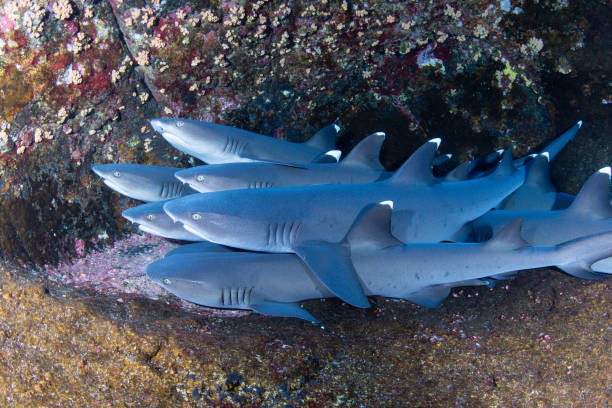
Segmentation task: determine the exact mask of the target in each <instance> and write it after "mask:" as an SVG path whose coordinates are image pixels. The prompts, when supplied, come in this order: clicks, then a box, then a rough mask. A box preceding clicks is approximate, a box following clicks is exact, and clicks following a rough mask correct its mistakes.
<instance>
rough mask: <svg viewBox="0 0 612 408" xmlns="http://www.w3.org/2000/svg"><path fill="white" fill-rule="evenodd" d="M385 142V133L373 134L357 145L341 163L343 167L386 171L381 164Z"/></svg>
mask: <svg viewBox="0 0 612 408" xmlns="http://www.w3.org/2000/svg"><path fill="white" fill-rule="evenodd" d="M384 141H385V134H384V133H383V132H376V133H372V134H371V135H369V136H366V137H365V138H364V139H363V140H362V141H361V142H359V143H357V145H356V146H355V147H353V150H351V151H350V152H349V154H348V155H347V156H346V157H345V158H344V160H342V161H341V162H340V164H341V165H343V166H355V167H363V168H368V169H372V170H384V169H385V168H384V167H383V165H382V164H381V163H380V149H381V148H382V145H383V142H384Z"/></svg>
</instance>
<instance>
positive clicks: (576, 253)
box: [556, 231, 612, 279]
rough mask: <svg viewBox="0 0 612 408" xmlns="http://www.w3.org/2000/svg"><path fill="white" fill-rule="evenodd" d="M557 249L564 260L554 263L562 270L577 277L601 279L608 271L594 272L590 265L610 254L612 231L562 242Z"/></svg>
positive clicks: (611, 253)
mask: <svg viewBox="0 0 612 408" xmlns="http://www.w3.org/2000/svg"><path fill="white" fill-rule="evenodd" d="M557 250H558V251H559V254H560V256H561V258H563V259H564V260H565V261H564V262H562V263H560V264H558V265H556V266H557V267H558V268H559V269H561V270H562V271H564V272H566V273H568V274H570V275H573V276H576V277H578V278H584V279H601V278H602V277H604V276H606V275H605V274H606V273H608V272H607V271H604V273H599V272H596V271H594V270H593V269H592V268H591V266H592V265H593V264H595V263H597V262H598V261H601V260H602V259H606V258H609V257H611V256H612V231H610V232H604V233H601V234H594V235H589V236H586V237H581V238H577V239H574V240H571V241H568V242H564V243H562V244H559V245H557ZM610 273H612V271H610Z"/></svg>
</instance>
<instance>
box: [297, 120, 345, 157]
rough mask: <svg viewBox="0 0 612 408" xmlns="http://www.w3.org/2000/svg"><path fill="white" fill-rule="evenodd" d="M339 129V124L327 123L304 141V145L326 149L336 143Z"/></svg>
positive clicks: (329, 148)
mask: <svg viewBox="0 0 612 408" xmlns="http://www.w3.org/2000/svg"><path fill="white" fill-rule="evenodd" d="M339 131H340V126H338V125H336V124H333V123H332V124H331V125H327V126H325V127H324V128H322V129H321V130H319V131H318V132H317V133H315V134H314V135H312V137H311V138H310V139H308V140H307V141H305V142H304V144H305V145H307V146H310V147H313V148H315V149H317V150H322V151H328V150H331V149H333V148H334V146H335V145H336V136H337V135H338V132H339Z"/></svg>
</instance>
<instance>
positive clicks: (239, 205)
mask: <svg viewBox="0 0 612 408" xmlns="http://www.w3.org/2000/svg"><path fill="white" fill-rule="evenodd" d="M237 191H240V192H241V193H250V192H252V191H255V190H235V191H221V192H215V193H204V194H193V195H191V196H185V197H181V198H179V199H175V200H171V201H168V202H167V203H166V204H164V211H165V212H166V214H168V215H169V216H170V218H172V219H173V220H174V221H176V222H180V223H182V224H183V226H184V228H185V229H186V230H187V231H189V232H191V233H193V234H195V235H197V236H199V237H201V238H203V239H205V240H208V241H211V242H216V243H221V242H223V245H228V246H236V247H241V248H244V249H250V250H262V248H266V249H268V250H271V251H276V250H278V249H279V247H282V245H280V246H279V243H280V244H282V242H279V241H278V240H276V237H277V236H283V234H282V233H281V232H278V234H277V232H276V229H275V230H274V234H272V233H271V232H270V226H269V224H268V222H267V220H268V219H270V217H271V214H273V213H274V211H273V210H274V209H273V206H270V205H266V206H265V207H261V206H258V208H254V207H253V206H252V205H249V204H248V203H249V200H250V197H251V195H250V194H246V195H242V194H234V193H236V192H237ZM256 214H257V216H256ZM271 237H274V242H272V241H271ZM245 243H246V245H245Z"/></svg>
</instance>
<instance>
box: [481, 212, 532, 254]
mask: <svg viewBox="0 0 612 408" xmlns="http://www.w3.org/2000/svg"><path fill="white" fill-rule="evenodd" d="M522 225H523V220H522V219H521V218H517V219H515V220H513V221H511V222H510V223H509V224H508V225H506V226H505V227H504V228H503V229H502V230H501V231H499V232H498V233H497V235H496V236H494V237H493V238H491V239H490V240H488V241H487V242H486V243H485V244H484V245H485V248H490V249H508V250H510V249H519V248H524V247H526V246H529V244H528V243H527V242H525V240H524V239H523V238H521V226H522Z"/></svg>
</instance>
